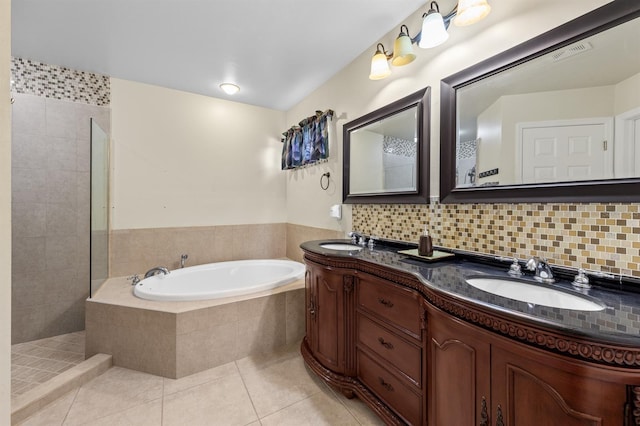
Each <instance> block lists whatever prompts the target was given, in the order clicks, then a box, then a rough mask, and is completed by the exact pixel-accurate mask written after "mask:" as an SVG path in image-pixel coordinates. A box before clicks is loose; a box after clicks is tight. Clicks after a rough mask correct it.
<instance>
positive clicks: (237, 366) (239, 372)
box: [233, 360, 262, 425]
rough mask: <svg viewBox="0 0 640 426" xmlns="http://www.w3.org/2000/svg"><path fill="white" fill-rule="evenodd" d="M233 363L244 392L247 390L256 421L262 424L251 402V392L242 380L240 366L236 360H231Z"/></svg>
mask: <svg viewBox="0 0 640 426" xmlns="http://www.w3.org/2000/svg"><path fill="white" fill-rule="evenodd" d="M233 363H234V364H235V366H236V369H237V370H238V376H240V380H241V381H242V386H243V387H244V390H245V392H247V396H248V397H249V401H251V408H253V412H254V413H255V415H256V418H257V419H258V423H260V424H261V425H262V422H261V421H260V416H259V415H258V410H256V405H255V404H254V403H253V398H252V397H251V393H250V392H249V388H248V387H247V384H246V383H245V381H244V377H243V375H242V372H241V371H240V366H239V365H238V360H235V361H233Z"/></svg>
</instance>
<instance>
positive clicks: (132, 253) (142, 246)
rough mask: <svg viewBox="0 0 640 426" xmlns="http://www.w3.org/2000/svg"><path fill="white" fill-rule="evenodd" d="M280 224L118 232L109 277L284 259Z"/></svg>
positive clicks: (113, 237)
mask: <svg viewBox="0 0 640 426" xmlns="http://www.w3.org/2000/svg"><path fill="white" fill-rule="evenodd" d="M286 232H287V227H286V225H285V224H284V223H265V224H249V225H223V226H198V227H183V228H146V229H119V230H113V231H111V233H110V236H109V238H110V241H109V244H110V249H109V252H110V262H109V276H110V277H121V276H124V275H132V274H144V273H145V272H146V271H148V270H149V269H150V268H153V267H154V266H158V265H162V266H166V267H167V268H169V269H175V268H178V267H180V255H181V254H183V253H186V254H188V255H189V258H188V259H187V263H186V265H187V266H193V265H202V264H204V263H214V262H224V261H228V260H244V259H279V258H283V257H285V253H286V249H285V244H286V238H285V234H286Z"/></svg>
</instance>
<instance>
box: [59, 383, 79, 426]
mask: <svg viewBox="0 0 640 426" xmlns="http://www.w3.org/2000/svg"><path fill="white" fill-rule="evenodd" d="M80 388H82V386H79V387H78V388H77V389H76V393H75V395H73V400H72V401H71V404H69V408H67V412H66V413H65V414H64V419H62V423H60V426H64V423H65V422H66V421H67V417H68V416H69V413H70V412H71V408H72V407H73V404H75V402H76V398H77V397H78V394H79V393H80Z"/></svg>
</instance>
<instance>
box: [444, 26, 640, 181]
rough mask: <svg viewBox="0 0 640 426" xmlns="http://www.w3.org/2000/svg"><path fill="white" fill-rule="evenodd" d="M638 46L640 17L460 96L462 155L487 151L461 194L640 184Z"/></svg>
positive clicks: (475, 84) (483, 82) (470, 86)
mask: <svg viewBox="0 0 640 426" xmlns="http://www.w3.org/2000/svg"><path fill="white" fill-rule="evenodd" d="M638 40H640V18H636V19H632V20H630V21H628V22H625V23H623V24H620V25H618V26H615V27H613V28H610V29H607V30H605V31H603V32H600V33H597V34H593V35H589V36H588V37H586V38H585V39H582V40H577V41H575V42H573V43H571V44H569V45H566V46H563V47H560V48H558V49H556V50H553V51H550V52H548V53H546V54H545V55H542V56H539V57H536V58H534V59H531V60H528V61H525V62H523V63H520V64H518V65H517V66H513V67H508V68H505V69H504V70H502V71H501V72H499V73H494V74H491V75H488V76H487V77H485V78H482V79H479V80H477V81H474V82H473V83H471V84H467V85H463V86H461V87H460V88H457V89H456V106H457V109H456V126H457V129H456V131H457V140H456V143H457V144H458V145H457V147H458V149H459V148H460V147H461V145H460V143H461V142H462V141H467V140H473V139H476V138H480V139H482V144H480V145H479V146H478V152H477V176H478V179H477V181H476V182H475V185H473V184H471V185H470V183H469V182H465V181H464V179H462V177H463V176H462V175H461V174H460V173H462V172H461V169H462V168H463V166H465V164H461V163H460V162H457V163H456V166H457V167H456V169H457V172H458V175H457V181H456V187H458V188H460V187H466V186H486V185H491V186H497V185H513V184H536V183H553V182H570V181H585V182H587V181H592V180H603V179H618V178H637V177H640V142H638V139H640V135H639V133H640V130H638V129H640V124H638V123H639V122H640V49H639V48H638V43H637V41H638ZM605 121H606V123H605ZM544 122H547V123H548V126H547V127H548V128H544V129H543V127H544V126H539V124H540V123H544ZM526 123H529V124H531V123H537V124H538V125H536V126H534V127H535V128H532V129H530V130H527V131H526V132H524V133H523V130H522V128H521V127H519V126H521V125H523V124H526ZM614 123H615V126H614ZM604 141H606V144H605V143H604ZM552 154H557V156H554V155H552ZM456 157H457V160H459V161H460V160H461V156H460V155H457V156H456ZM493 172H495V173H493Z"/></svg>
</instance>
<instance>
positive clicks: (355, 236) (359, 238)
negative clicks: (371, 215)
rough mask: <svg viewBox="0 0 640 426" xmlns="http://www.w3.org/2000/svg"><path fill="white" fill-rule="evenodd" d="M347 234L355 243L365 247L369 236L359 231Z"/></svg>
mask: <svg viewBox="0 0 640 426" xmlns="http://www.w3.org/2000/svg"><path fill="white" fill-rule="evenodd" d="M347 235H348V236H349V237H350V238H351V242H352V243H353V244H358V245H361V246H363V247H364V245H365V244H366V240H367V236H366V235H364V234H363V233H361V232H359V231H351V232H349V233H348V234H347Z"/></svg>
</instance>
